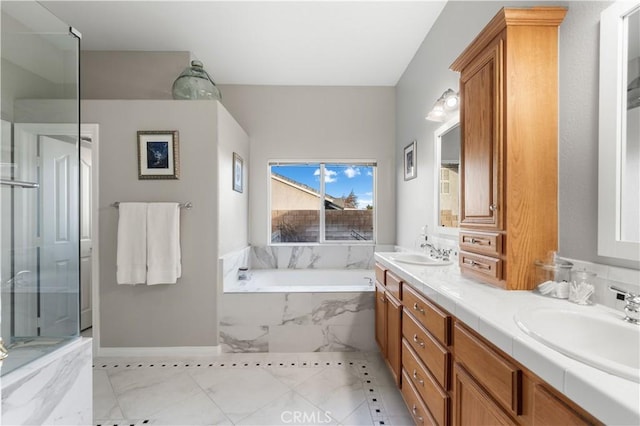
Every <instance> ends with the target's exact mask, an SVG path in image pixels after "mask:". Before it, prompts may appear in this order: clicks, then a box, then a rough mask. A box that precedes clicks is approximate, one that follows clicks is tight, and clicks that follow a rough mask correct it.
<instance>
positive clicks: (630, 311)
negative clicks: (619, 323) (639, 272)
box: [609, 285, 640, 325]
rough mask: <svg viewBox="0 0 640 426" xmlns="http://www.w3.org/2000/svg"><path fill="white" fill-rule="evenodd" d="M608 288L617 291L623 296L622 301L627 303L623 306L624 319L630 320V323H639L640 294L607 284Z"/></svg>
mask: <svg viewBox="0 0 640 426" xmlns="http://www.w3.org/2000/svg"><path fill="white" fill-rule="evenodd" d="M609 290H611V291H613V292H616V293H618V295H621V296H623V297H624V301H625V302H627V304H626V305H625V307H624V313H625V315H626V316H625V317H624V320H625V321H626V322H630V323H631V324H637V325H640V295H639V294H634V293H630V292H628V291H626V290H622V289H621V288H617V287H614V286H612V285H611V286H609Z"/></svg>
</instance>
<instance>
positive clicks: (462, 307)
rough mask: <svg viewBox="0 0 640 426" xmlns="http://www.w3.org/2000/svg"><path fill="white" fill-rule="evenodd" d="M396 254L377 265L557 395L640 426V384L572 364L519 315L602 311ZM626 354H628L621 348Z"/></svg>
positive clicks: (603, 416)
mask: <svg viewBox="0 0 640 426" xmlns="http://www.w3.org/2000/svg"><path fill="white" fill-rule="evenodd" d="M394 254H395V255H397V253H392V252H376V254H375V260H376V261H377V262H379V263H381V264H382V265H384V266H386V267H387V268H389V269H391V270H392V271H393V272H394V273H395V274H396V275H398V276H399V277H400V278H401V279H402V280H403V281H405V282H406V283H408V284H410V285H411V286H412V287H413V288H415V289H416V290H418V291H420V292H421V293H422V294H424V295H425V296H426V297H428V298H429V299H431V300H433V301H434V302H436V303H437V304H438V305H440V306H441V307H442V308H443V309H445V310H447V311H448V312H449V313H451V314H452V315H455V316H456V317H457V318H458V319H460V320H461V321H463V322H464V323H465V324H467V325H468V326H469V327H470V328H472V329H473V330H475V331H477V332H478V333H479V334H481V335H482V336H484V337H485V338H486V339H487V340H489V341H490V342H492V343H493V344H494V345H496V346H497V347H498V348H500V349H501V350H503V351H504V352H506V353H507V354H509V355H511V356H512V357H513V358H515V359H516V360H517V361H518V362H520V363H521V364H522V365H524V366H526V367H527V368H528V369H529V370H531V371H532V372H533V373H534V374H536V375H537V376H539V377H540V378H542V379H543V380H545V381H546V382H547V383H549V384H550V385H551V386H553V387H554V388H555V389H556V390H558V391H559V392H561V393H563V394H564V395H566V396H567V397H568V398H569V399H571V400H572V401H574V402H575V403H576V404H578V405H580V406H581V407H583V408H584V409H585V410H587V411H588V412H589V413H591V414H592V415H593V416H594V417H596V418H598V419H599V420H601V421H602V422H604V423H606V424H611V425H639V424H640V384H639V383H637V382H634V381H631V380H626V379H623V378H619V377H616V376H614V375H612V374H609V373H606V372H604V371H601V370H598V369H596V368H593V367H591V366H589V365H587V364H584V363H582V362H579V361H576V360H574V359H572V358H569V357H567V356H565V355H563V354H561V353H560V352H557V351H555V350H553V349H551V348H549V347H547V346H545V345H544V344H542V343H540V342H538V341H537V340H535V339H533V338H532V337H530V336H529V335H527V334H526V333H525V332H523V331H522V330H521V329H520V328H519V327H518V325H517V324H516V322H515V321H514V319H513V318H514V315H515V314H516V313H517V312H518V311H519V310H521V309H524V308H531V307H537V306H545V307H558V308H559V309H560V308H566V307H568V306H567V305H570V306H571V307H572V308H575V309H584V310H592V311H594V312H595V311H597V310H603V311H607V312H608V313H609V314H614V315H619V316H620V320H621V321H622V318H623V317H624V314H623V313H622V312H617V311H614V310H613V309H611V308H608V307H605V306H602V305H592V306H584V307H581V306H578V305H575V304H571V303H570V302H568V301H566V300H560V299H552V298H548V297H544V296H542V295H539V294H537V293H535V292H531V291H506V290H502V289H499V288H495V287H491V286H489V285H485V284H481V283H479V282H478V281H474V280H472V279H469V278H466V277H463V276H462V275H461V274H460V268H459V267H458V265H457V264H453V265H450V266H437V267H434V266H420V265H411V264H405V263H400V262H395V261H393V260H391V256H393V255H394ZM639 332H640V331H639ZM620 350H624V348H620Z"/></svg>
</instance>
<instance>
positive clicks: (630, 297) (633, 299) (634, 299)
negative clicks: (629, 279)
mask: <svg viewBox="0 0 640 426" xmlns="http://www.w3.org/2000/svg"><path fill="white" fill-rule="evenodd" d="M609 290H611V291H613V292H614V293H618V294H622V295H623V296H624V300H625V301H627V302H629V303H637V304H639V305H640V294H635V293H631V292H630V291H627V290H623V289H621V288H618V287H615V286H612V285H610V286H609Z"/></svg>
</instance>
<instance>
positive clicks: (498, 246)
mask: <svg viewBox="0 0 640 426" xmlns="http://www.w3.org/2000/svg"><path fill="white" fill-rule="evenodd" d="M460 249H461V250H466V251H470V252H474V253H482V254H488V255H496V256H497V255H499V254H501V253H502V235H500V234H496V233H492V232H482V233H480V232H471V231H465V230H462V229H461V230H460Z"/></svg>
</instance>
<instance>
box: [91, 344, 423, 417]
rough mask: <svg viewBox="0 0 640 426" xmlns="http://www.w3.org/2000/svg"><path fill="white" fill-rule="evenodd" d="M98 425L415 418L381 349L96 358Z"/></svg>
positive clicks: (95, 414)
mask: <svg viewBox="0 0 640 426" xmlns="http://www.w3.org/2000/svg"><path fill="white" fill-rule="evenodd" d="M93 391H94V403H93V411H94V425H101V426H113V425H136V426H137V425H144V424H155V425H234V424H235V425H278V424H289V425H296V424H298V425H299V424H321V425H412V424H413V421H412V419H411V417H410V415H409V412H408V411H407V408H406V406H405V404H404V402H403V400H402V397H401V395H400V392H399V390H398V389H397V388H396V386H395V384H394V382H393V379H392V378H391V375H390V373H389V371H388V369H387V367H386V365H385V363H384V361H383V360H382V358H381V356H380V354H379V353H378V352H343V353H338V352H323V353H254V354H250V353H234V354H222V355H219V356H216V357H199V358H196V357H191V358H179V359H177V358H173V359H168V358H166V357H165V358H150V357H145V358H96V359H95V360H94V366H93Z"/></svg>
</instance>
